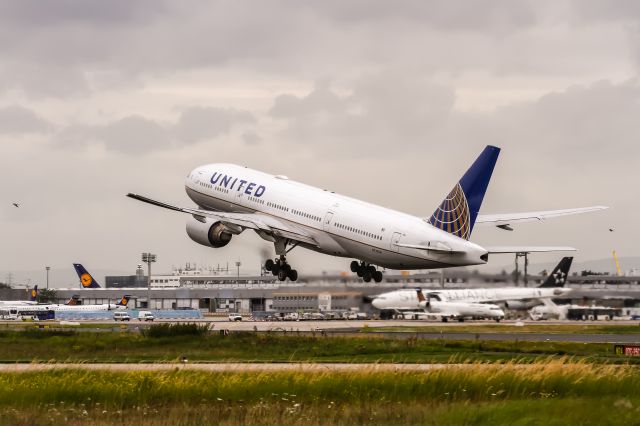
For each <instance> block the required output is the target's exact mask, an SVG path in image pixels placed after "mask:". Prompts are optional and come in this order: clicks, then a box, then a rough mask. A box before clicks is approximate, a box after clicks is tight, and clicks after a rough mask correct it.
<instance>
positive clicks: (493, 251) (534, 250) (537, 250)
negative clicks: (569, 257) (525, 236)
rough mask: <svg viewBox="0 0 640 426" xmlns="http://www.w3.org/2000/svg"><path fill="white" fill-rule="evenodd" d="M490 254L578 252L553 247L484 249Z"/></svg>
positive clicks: (571, 248)
mask: <svg viewBox="0 0 640 426" xmlns="http://www.w3.org/2000/svg"><path fill="white" fill-rule="evenodd" d="M484 249H485V250H487V251H488V252H489V253H490V254H501V253H546V252H552V251H578V249H576V248H574V247H554V246H495V247H484Z"/></svg>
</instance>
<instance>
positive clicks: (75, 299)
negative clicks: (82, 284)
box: [65, 294, 80, 306]
mask: <svg viewBox="0 0 640 426" xmlns="http://www.w3.org/2000/svg"><path fill="white" fill-rule="evenodd" d="M79 304H80V296H79V295H77V294H74V295H73V296H71V298H70V299H69V300H67V303H65V305H68V306H77V305H79Z"/></svg>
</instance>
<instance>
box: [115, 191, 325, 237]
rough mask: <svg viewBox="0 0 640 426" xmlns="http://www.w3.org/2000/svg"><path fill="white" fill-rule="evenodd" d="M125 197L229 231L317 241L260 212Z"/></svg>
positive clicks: (133, 196)
mask: <svg viewBox="0 0 640 426" xmlns="http://www.w3.org/2000/svg"><path fill="white" fill-rule="evenodd" d="M127 197H129V198H133V199H134V200H138V201H142V202H143V203H148V204H152V205H154V206H158V207H162V208H165V209H169V210H173V211H177V212H181V213H187V214H190V215H193V217H194V218H196V219H197V220H201V221H203V220H204V218H211V219H214V220H216V221H219V222H222V223H223V224H224V225H225V226H226V227H227V228H228V229H229V231H230V232H232V233H235V234H239V233H241V232H242V231H244V230H245V229H247V228H248V229H253V230H256V231H261V232H264V233H266V234H268V235H272V236H274V237H279V238H287V239H290V240H295V241H299V242H302V243H307V244H312V245H318V242H317V241H316V240H315V238H313V236H312V235H310V234H309V233H308V232H307V231H305V230H304V229H303V228H300V227H297V226H294V225H292V224H289V223H286V222H283V221H282V220H280V219H276V218H274V217H273V216H268V215H264V214H260V213H223V212H215V211H209V210H200V209H194V208H189V207H176V206H172V205H171V204H166V203H163V202H161V201H156V200H153V199H151V198H148V197H145V196H143V195H138V194H132V193H129V194H127Z"/></svg>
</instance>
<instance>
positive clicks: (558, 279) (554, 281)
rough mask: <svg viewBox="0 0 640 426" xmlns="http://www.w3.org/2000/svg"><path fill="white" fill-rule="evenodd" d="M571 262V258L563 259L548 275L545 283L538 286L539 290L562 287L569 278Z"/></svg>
mask: <svg viewBox="0 0 640 426" xmlns="http://www.w3.org/2000/svg"><path fill="white" fill-rule="evenodd" d="M571 262H573V257H563V258H562V260H561V261H560V263H558V265H557V266H556V267H555V268H554V269H553V272H551V274H549V276H548V277H547V279H546V280H545V282H543V283H542V284H540V286H539V287H540V288H543V287H544V288H549V287H564V284H565V283H566V282H567V277H568V276H569V269H571Z"/></svg>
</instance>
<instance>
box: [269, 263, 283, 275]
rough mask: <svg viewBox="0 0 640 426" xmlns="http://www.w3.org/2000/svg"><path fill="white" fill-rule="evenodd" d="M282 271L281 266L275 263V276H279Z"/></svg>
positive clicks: (272, 270)
mask: <svg viewBox="0 0 640 426" xmlns="http://www.w3.org/2000/svg"><path fill="white" fill-rule="evenodd" d="M280 269H281V268H280V265H279V264H277V263H274V264H273V266H272V267H271V273H272V274H273V275H274V276H278V274H279V273H280Z"/></svg>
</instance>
